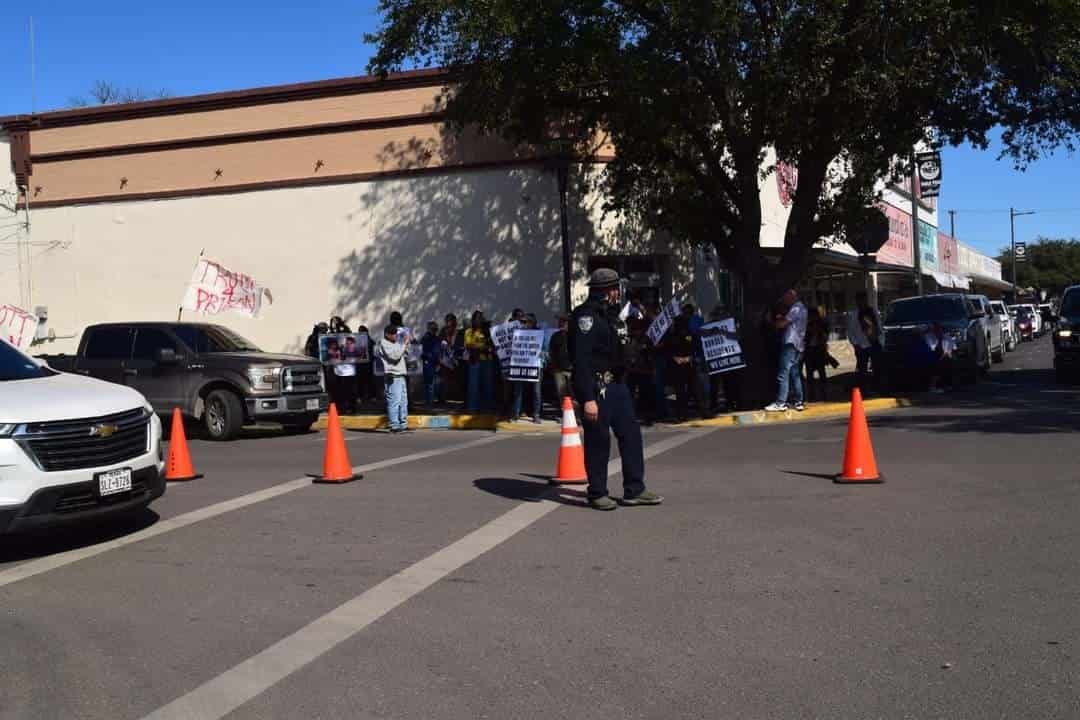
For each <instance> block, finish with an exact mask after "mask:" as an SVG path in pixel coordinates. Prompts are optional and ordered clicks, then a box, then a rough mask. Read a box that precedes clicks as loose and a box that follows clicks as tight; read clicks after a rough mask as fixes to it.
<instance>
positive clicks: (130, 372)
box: [124, 368, 139, 376]
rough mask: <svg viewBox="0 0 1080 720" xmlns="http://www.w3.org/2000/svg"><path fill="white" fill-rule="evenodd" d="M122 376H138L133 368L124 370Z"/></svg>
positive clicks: (137, 372)
mask: <svg viewBox="0 0 1080 720" xmlns="http://www.w3.org/2000/svg"><path fill="white" fill-rule="evenodd" d="M124 374H125V375H129V376H135V375H138V374H139V371H138V370H135V369H133V368H124Z"/></svg>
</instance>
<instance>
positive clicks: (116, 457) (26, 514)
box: [0, 340, 165, 533]
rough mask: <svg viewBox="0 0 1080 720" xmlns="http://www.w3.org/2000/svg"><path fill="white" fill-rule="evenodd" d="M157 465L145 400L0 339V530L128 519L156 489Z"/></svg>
mask: <svg viewBox="0 0 1080 720" xmlns="http://www.w3.org/2000/svg"><path fill="white" fill-rule="evenodd" d="M164 466H165V464H164V462H163V461H162V455H161V421H160V420H158V418H157V416H156V415H155V414H154V412H153V409H152V408H151V407H150V405H149V404H148V403H147V402H146V398H144V397H143V396H142V395H140V394H139V393H137V392H136V391H134V390H132V389H131V388H127V387H123V386H121V385H113V384H112V383H107V382H103V381H101V380H93V379H91V378H85V377H81V376H79V375H68V374H66V373H58V372H56V371H54V370H50V369H49V368H48V367H43V366H41V365H39V364H38V363H37V362H35V361H34V360H33V359H31V358H29V357H27V356H26V355H24V354H23V353H21V352H19V351H18V350H16V349H15V348H14V347H12V346H11V345H9V344H7V343H5V342H4V341H2V340H0V533H6V532H16V531H22V530H32V529H36V528H40V527H46V526H51V525H58V524H63V523H71V522H78V521H94V520H102V519H105V518H111V517H113V516H117V515H124V514H130V513H135V512H137V511H139V510H141V509H142V508H144V507H146V506H147V505H148V504H150V502H151V501H152V500H154V499H156V498H158V497H160V496H161V495H162V493H164V492H165V480H164V477H163V476H162V470H163V469H164Z"/></svg>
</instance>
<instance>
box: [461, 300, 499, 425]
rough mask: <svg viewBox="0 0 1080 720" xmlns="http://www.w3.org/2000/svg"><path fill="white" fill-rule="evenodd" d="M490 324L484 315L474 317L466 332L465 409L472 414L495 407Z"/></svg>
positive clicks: (476, 314)
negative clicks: (467, 376)
mask: <svg viewBox="0 0 1080 720" xmlns="http://www.w3.org/2000/svg"><path fill="white" fill-rule="evenodd" d="M490 327H491V326H490V324H489V323H488V322H487V321H486V320H484V313H482V312H480V311H479V310H477V311H476V312H474V313H473V315H472V326H471V327H470V328H469V329H468V330H466V331H465V351H466V353H467V355H468V363H469V387H468V391H467V393H468V397H467V399H466V402H465V407H466V409H467V410H469V411H470V412H477V411H479V410H487V411H491V410H493V409H494V407H495V392H494V382H495V377H494V372H495V363H494V362H493V360H492V345H491V336H490V334H489V330H490Z"/></svg>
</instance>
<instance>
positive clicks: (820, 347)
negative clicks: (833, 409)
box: [803, 308, 829, 402]
mask: <svg viewBox="0 0 1080 720" xmlns="http://www.w3.org/2000/svg"><path fill="white" fill-rule="evenodd" d="M828 362H829V327H828V325H826V324H825V318H824V317H822V314H821V310H820V309H818V308H811V309H810V311H809V313H808V315H807V320H806V356H805V358H804V359H803V364H804V365H805V366H806V399H807V400H808V401H810V402H813V401H814V400H815V398H816V399H817V400H820V401H821V402H824V401H826V400H828V381H829V379H828V377H827V376H826V374H825V366H826V365H827V364H828Z"/></svg>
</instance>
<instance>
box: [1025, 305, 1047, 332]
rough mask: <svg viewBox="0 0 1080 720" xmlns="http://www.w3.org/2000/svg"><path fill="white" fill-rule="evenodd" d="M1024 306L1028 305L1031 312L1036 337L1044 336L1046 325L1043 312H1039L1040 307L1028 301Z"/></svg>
mask: <svg viewBox="0 0 1080 720" xmlns="http://www.w3.org/2000/svg"><path fill="white" fill-rule="evenodd" d="M1023 307H1026V308H1027V309H1028V312H1030V313H1031V319H1032V325H1033V326H1034V333H1035V337H1042V336H1043V333H1045V332H1046V325H1044V324H1043V321H1042V313H1040V312H1039V308H1037V307H1036V306H1035V305H1032V304H1031V303H1027V304H1026V305H1024V306H1023Z"/></svg>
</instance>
